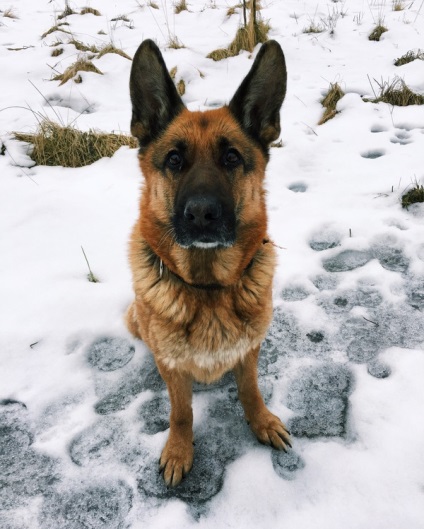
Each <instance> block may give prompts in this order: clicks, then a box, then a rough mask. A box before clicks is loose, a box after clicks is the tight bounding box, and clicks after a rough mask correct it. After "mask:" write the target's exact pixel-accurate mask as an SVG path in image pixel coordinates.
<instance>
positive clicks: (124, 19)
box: [110, 15, 130, 22]
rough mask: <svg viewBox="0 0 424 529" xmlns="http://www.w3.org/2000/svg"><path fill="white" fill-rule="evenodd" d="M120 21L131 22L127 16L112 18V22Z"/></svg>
mask: <svg viewBox="0 0 424 529" xmlns="http://www.w3.org/2000/svg"><path fill="white" fill-rule="evenodd" d="M118 20H122V21H123V22H129V21H130V19H129V18H128V17H127V15H118V16H117V17H114V18H111V19H110V21H111V22H118Z"/></svg>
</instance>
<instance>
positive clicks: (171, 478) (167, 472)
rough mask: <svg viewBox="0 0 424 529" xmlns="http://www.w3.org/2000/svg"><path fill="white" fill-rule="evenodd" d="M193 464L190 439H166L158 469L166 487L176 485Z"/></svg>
mask: <svg viewBox="0 0 424 529" xmlns="http://www.w3.org/2000/svg"><path fill="white" fill-rule="evenodd" d="M192 465H193V443H192V441H191V439H190V441H183V440H179V441H173V440H172V439H171V438H169V439H168V441H167V443H166V445H165V448H164V449H163V451H162V455H161V456H160V462H159V471H160V472H163V479H164V481H165V483H166V485H167V486H168V487H175V486H176V485H178V484H179V483H180V482H181V480H182V479H183V477H184V476H185V475H186V474H187V473H188V472H190V469H191V467H192Z"/></svg>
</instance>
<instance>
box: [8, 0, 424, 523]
mask: <svg viewBox="0 0 424 529" xmlns="http://www.w3.org/2000/svg"><path fill="white" fill-rule="evenodd" d="M157 3H158V7H159V9H154V8H152V7H148V6H147V5H146V4H147V2H145V1H141V2H135V1H134V0H121V1H120V2H119V4H118V3H117V2H113V1H110V0H103V2H99V5H95V4H94V3H92V4H90V5H91V6H92V7H94V8H97V9H99V10H100V11H101V16H99V17H96V16H94V15H83V16H82V15H79V14H75V15H70V16H68V17H67V22H69V24H70V26H63V28H64V29H67V30H69V31H71V32H72V35H73V36H74V37H75V38H76V39H78V40H81V41H82V42H84V43H86V44H96V45H101V44H105V43H109V42H111V41H113V42H114V44H115V45H116V46H117V47H120V48H122V49H123V50H124V51H125V52H126V53H128V54H129V55H130V56H132V55H133V54H134V53H135V50H136V49H137V46H138V45H139V44H140V42H141V41H142V39H144V38H153V39H155V40H156V41H157V42H158V44H159V45H160V48H161V50H162V52H163V54H164V58H165V61H166V63H167V65H168V67H169V69H171V68H172V67H174V66H177V67H178V69H177V75H176V81H179V80H180V79H184V81H185V84H186V93H185V95H184V97H183V99H184V101H185V103H186V104H187V106H188V108H189V109H191V110H198V109H200V110H203V109H206V108H211V107H215V106H217V105H221V104H224V103H225V102H228V101H229V99H230V98H231V96H232V94H233V93H234V91H235V90H236V88H237V86H238V85H239V83H240V82H241V80H242V78H243V76H244V75H245V74H246V73H247V72H248V70H249V68H250V66H251V64H252V57H251V55H250V54H249V53H247V52H242V53H241V54H240V55H239V56H238V57H233V58H230V59H227V60H224V61H221V62H213V61H212V60H210V59H207V58H206V55H207V54H208V53H209V52H211V51H212V50H214V49H217V48H219V47H223V46H226V45H228V44H229V42H230V41H231V40H232V38H233V37H234V35H235V32H236V30H237V27H238V25H239V23H240V21H241V16H242V15H241V12H240V9H238V10H237V12H236V14H235V15H233V16H230V17H228V16H227V15H226V12H227V9H228V7H229V6H230V5H231V4H230V3H228V2H226V1H220V0H216V1H211V0H196V1H195V0H192V1H189V2H188V6H189V11H188V12H182V13H180V14H179V15H175V14H174V12H173V5H172V2H171V1H170V0H169V1H167V0H158V2H157ZM262 5H263V9H262V11H261V14H262V17H263V18H264V19H265V20H269V21H270V25H271V28H272V29H271V31H270V37H271V38H274V39H276V40H277V41H278V42H279V43H280V44H281V45H282V47H283V50H284V52H285V55H286V61H287V69H288V92H287V97H286V100H285V102H284V105H283V109H282V112H281V119H282V135H281V139H282V141H283V147H282V148H272V149H271V160H270V163H269V166H268V170H267V188H268V207H269V232H270V235H271V237H272V239H273V240H274V242H275V243H276V244H277V245H278V246H279V247H281V249H278V254H279V267H278V270H277V273H276V277H275V285H274V287H275V288H274V306H275V316H274V320H273V323H272V325H271V328H270V330H269V333H268V336H267V338H266V340H265V342H264V344H263V347H262V354H261V358H260V361H259V373H260V386H261V389H262V391H263V394H264V398H265V400H266V402H267V403H268V405H269V407H270V408H271V410H272V411H273V412H275V413H277V414H278V415H279V416H280V417H281V418H282V419H283V420H284V421H285V422H286V423H287V424H288V427H289V429H290V430H291V431H292V435H293V441H294V443H293V450H292V451H290V452H289V453H288V454H284V453H279V452H273V451H271V450H270V449H269V448H268V447H263V446H261V445H259V444H258V443H257V442H256V440H255V439H254V438H253V436H252V435H251V433H250V431H249V429H248V426H247V425H246V424H245V422H244V420H243V416H242V410H241V407H240V405H239V403H238V401H237V398H236V389H235V384H234V380H233V379H232V377H231V376H226V377H224V379H223V380H222V381H221V382H219V383H217V384H214V385H213V386H211V387H207V386H202V385H196V388H195V394H194V400H193V408H194V414H195V441H196V446H195V463H194V467H193V470H192V472H191V474H190V475H189V476H188V477H187V479H186V480H185V481H184V482H183V483H182V485H181V486H180V487H178V488H177V489H175V490H174V489H170V490H168V489H166V487H165V486H164V485H163V483H162V478H161V477H160V476H159V475H158V473H157V461H158V458H159V455H160V452H161V449H162V447H163V445H164V442H165V439H166V436H167V431H166V429H167V425H168V413H169V403H168V399H167V395H166V390H165V386H164V383H163V382H162V380H161V379H160V376H159V375H158V373H157V370H156V368H155V366H154V363H153V361H152V358H151V355H150V353H149V351H148V350H147V348H146V346H145V345H144V344H143V343H142V342H140V341H137V340H134V339H133V338H132V337H131V336H130V334H129V333H128V331H127V330H126V328H125V325H124V322H123V314H124V311H125V309H126V307H127V306H128V304H129V302H130V301H131V298H132V287H131V275H130V271H129V266H128V262H127V247H128V238H129V233H130V230H131V227H132V225H133V223H134V221H135V219H136V217H137V210H138V197H139V188H140V184H141V178H142V177H141V175H140V172H139V169H138V163H137V154H136V151H135V150H130V149H128V148H125V147H123V148H121V149H120V150H119V151H118V152H117V153H116V154H115V155H114V156H113V157H112V158H110V159H102V160H99V161H98V162H96V163H94V164H92V165H90V166H87V167H83V168H79V169H66V168H62V167H42V166H34V165H33V162H32V161H31V160H30V158H29V157H28V155H27V147H26V146H25V144H22V143H19V142H17V141H16V140H13V139H12V136H11V133H12V132H13V131H21V132H26V131H33V130H35V128H36V125H37V117H38V116H39V115H40V114H41V115H46V116H49V117H51V118H53V119H55V120H60V121H61V122H62V123H65V124H67V123H74V124H76V125H77V126H78V127H79V128H80V129H81V130H86V129H89V128H98V129H102V130H105V131H123V132H128V130H129V121H130V115H131V107H130V101H129V93H128V79H129V72H130V67H131V63H130V61H129V60H127V59H125V58H123V57H120V56H118V55H105V56H104V57H102V58H101V59H98V60H97V59H93V60H94V62H95V64H96V66H97V67H98V68H99V69H100V70H101V71H102V72H103V75H102V76H100V75H96V74H94V73H83V74H82V77H83V82H82V83H81V84H75V83H74V82H73V81H70V82H68V83H66V84H64V85H62V86H59V82H58V81H51V80H50V78H51V77H52V75H53V74H54V73H56V72H63V71H64V69H65V68H66V67H67V66H68V65H70V64H71V63H72V62H73V61H74V60H75V58H76V57H77V56H78V55H79V54H80V53H79V52H77V51H76V50H75V48H74V46H73V45H71V44H67V41H68V39H69V38H70V35H67V34H66V33H57V32H56V33H51V34H50V35H48V36H46V37H45V38H44V39H41V35H42V34H43V33H44V32H45V31H46V30H47V29H49V28H50V27H51V26H52V25H53V24H55V23H57V22H58V20H57V16H58V15H59V14H60V13H61V12H62V10H63V9H64V2H62V1H59V0H54V1H53V2H48V1H47V0H39V1H37V2H34V1H32V0H16V1H15V2H14V3H13V11H14V13H15V14H16V15H17V16H18V17H19V18H16V19H12V18H7V17H4V16H2V13H0V71H1V72H2V82H1V95H0V97H1V104H0V142H1V143H0V147H1V144H3V145H4V146H5V147H6V151H5V153H4V154H3V155H0V226H1V229H0V277H1V280H0V322H1V323H0V326H1V334H0V472H1V478H0V526H1V527H2V528H5V529H49V528H56V527H60V528H61V529H82V528H89V529H118V528H119V529H123V528H128V529H140V528H142V527H149V528H151V529H168V528H169V529H171V528H175V527H185V528H190V527H201V528H205V529H207V528H212V527H213V528H216V527H219V528H221V527H234V528H238V527H245V528H246V529H250V528H252V529H253V528H258V527H259V528H262V527H263V528H265V527H270V526H272V525H275V526H277V527H282V526H283V525H284V526H287V527H289V526H292V527H295V528H296V529H303V528H305V529H309V528H310V527H315V528H317V529H319V528H321V527H322V528H325V529H338V528H340V527H345V528H347V529H359V528H364V527H372V528H373V529H379V528H382V529H383V528H384V529H386V528H390V529H404V528H408V529H422V528H424V455H423V450H422V447H423V444H424V422H423V421H422V409H423V408H424V385H423V382H422V376H423V373H424V354H423V348H424V318H423V310H424V242H423V241H424V207H423V205H416V206H414V207H411V208H409V210H404V209H402V208H401V205H400V197H401V195H402V193H403V192H404V191H405V190H407V189H408V188H409V187H410V186H411V185H413V183H414V182H418V183H421V184H423V183H424V172H423V164H422V160H423V154H422V153H423V148H424V106H413V107H391V106H388V105H386V104H384V103H380V104H373V103H365V102H364V101H363V100H362V98H363V97H372V96H373V91H378V83H381V82H385V81H388V80H392V79H393V78H394V76H395V75H398V76H400V77H401V78H403V79H404V80H405V81H406V83H407V84H408V86H410V88H411V89H413V90H414V91H416V92H418V93H423V92H424V81H423V79H424V76H423V66H424V65H423V62H422V61H420V60H416V61H414V62H412V63H409V64H407V65H404V66H401V67H396V66H394V64H393V61H394V60H395V59H396V58H398V57H400V56H401V55H403V54H405V53H406V52H407V51H409V50H417V49H418V48H420V46H421V48H422V43H423V33H424V8H423V6H422V4H420V2H409V3H407V2H404V7H405V9H404V10H402V11H393V10H392V2H389V1H385V0H382V1H381V2H355V1H354V0H346V1H344V2H336V1H330V0H328V1H322V0H303V1H302V2H298V1H296V0H285V1H284V2H283V1H282V0H262ZM70 6H71V7H72V8H73V9H74V10H75V11H77V12H78V11H79V10H80V8H81V7H84V6H85V3H84V2H82V1H80V0H75V1H71V2H70ZM9 7H10V2H7V1H5V0H0V10H1V11H2V12H4V11H5V10H6V9H7V8H9ZM122 14H126V15H127V17H128V19H129V20H130V22H124V21H122V20H121V21H111V19H112V18H114V17H116V16H118V15H122ZM380 19H384V25H385V26H386V27H387V28H388V31H387V32H386V33H384V34H383V35H382V37H381V40H380V42H371V41H369V40H368V38H367V37H368V35H369V33H370V32H371V30H372V29H373V28H374V27H375V25H376V23H377V21H378V20H380ZM311 22H314V23H315V24H324V26H326V30H325V31H323V32H322V33H317V34H306V33H303V29H304V28H305V27H306V26H308V25H310V24H311ZM330 26H334V31H333V32H331V31H330V29H331V27H330ZM99 30H103V31H104V32H105V33H106V34H105V35H101V34H98V31H99ZM172 35H176V36H177V37H178V38H179V40H180V41H181V42H182V43H183V44H184V45H185V46H186V47H185V48H182V49H179V50H174V49H169V48H168V47H167V41H168V39H169V37H170V36H172ZM57 38H60V39H62V40H63V43H64V44H63V45H62V47H63V48H64V50H65V51H64V53H63V54H62V55H60V56H58V57H56V58H54V57H51V55H50V53H51V50H52V49H53V48H51V47H50V46H49V45H50V44H52V43H54V42H55V41H56V40H57ZM8 48H11V49H8ZM17 48H24V49H21V50H16V49H17ZM256 51H257V50H255V53H256ZM334 82H338V83H339V84H340V85H341V87H342V89H343V90H344V92H345V93H346V95H345V96H344V97H343V98H342V99H341V100H340V101H339V103H338V107H337V109H338V110H339V113H338V114H337V115H336V116H335V118H333V119H332V120H330V121H328V122H327V123H325V124H324V125H317V122H318V121H319V119H320V117H321V115H322V108H321V105H320V100H321V99H322V97H323V95H324V94H325V93H326V91H327V89H328V87H329V84H330V83H334ZM81 247H83V248H84V251H85V253H86V255H87V258H88V260H89V262H90V266H91V268H92V270H93V272H94V274H95V275H96V277H98V279H99V280H100V282H99V283H90V282H89V281H88V280H87V274H88V269H87V265H86V262H85V259H84V255H83V253H82V250H81Z"/></svg>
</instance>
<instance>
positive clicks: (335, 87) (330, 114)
mask: <svg viewBox="0 0 424 529" xmlns="http://www.w3.org/2000/svg"><path fill="white" fill-rule="evenodd" d="M344 95H345V94H344V92H343V90H342V89H341V88H340V85H339V84H338V83H334V84H333V83H330V89H329V90H328V92H327V95H326V96H325V97H324V99H323V100H322V101H321V105H322V106H323V107H324V108H325V110H324V113H323V115H322V118H321V119H320V120H319V121H318V125H323V124H324V123H326V122H327V121H329V120H330V119H332V118H334V116H335V115H336V114H338V111H337V110H336V107H337V103H338V101H340V99H341V98H342V97H343V96H344Z"/></svg>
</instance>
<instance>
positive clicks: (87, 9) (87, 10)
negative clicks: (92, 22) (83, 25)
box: [80, 7, 101, 17]
mask: <svg viewBox="0 0 424 529" xmlns="http://www.w3.org/2000/svg"><path fill="white" fill-rule="evenodd" d="M87 14H91V15H95V16H96V17H99V16H101V13H100V11H99V10H97V9H94V8H92V7H83V8H82V9H81V11H80V15H87Z"/></svg>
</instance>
